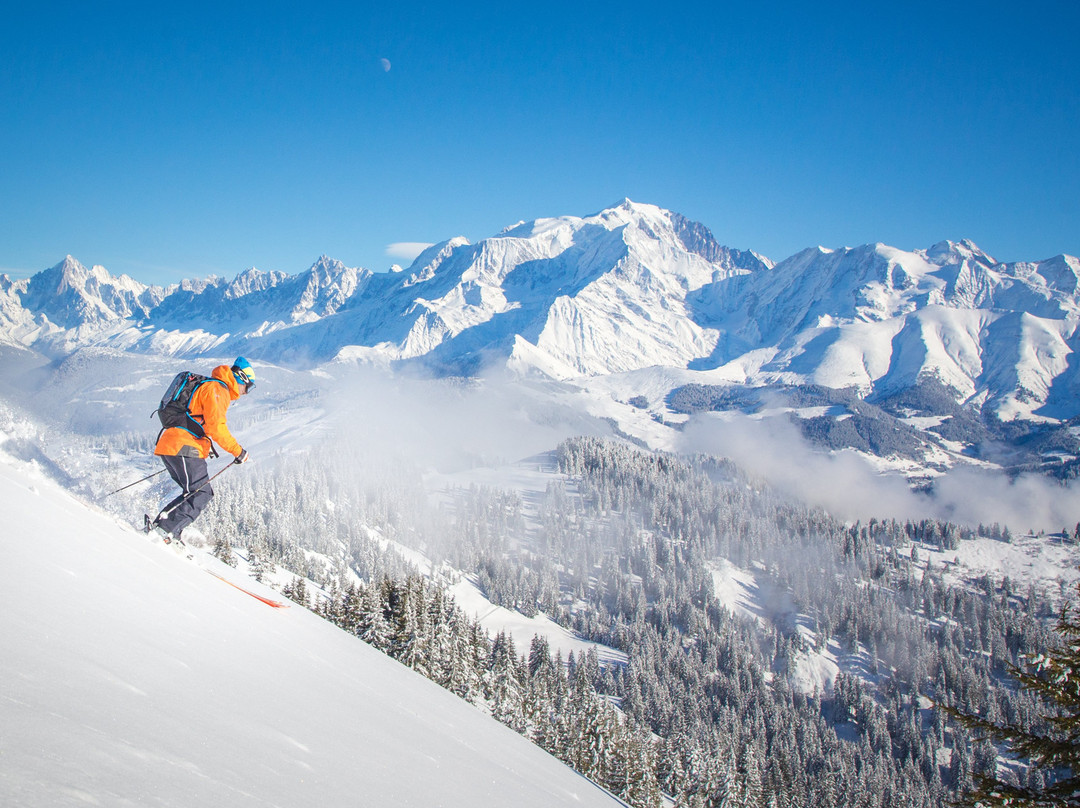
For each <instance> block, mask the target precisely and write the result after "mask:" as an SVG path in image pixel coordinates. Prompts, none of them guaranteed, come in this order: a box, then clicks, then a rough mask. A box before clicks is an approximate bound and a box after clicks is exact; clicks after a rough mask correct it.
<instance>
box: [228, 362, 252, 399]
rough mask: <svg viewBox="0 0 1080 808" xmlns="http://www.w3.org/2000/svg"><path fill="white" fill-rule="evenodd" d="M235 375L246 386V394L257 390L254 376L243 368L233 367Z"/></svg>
mask: <svg viewBox="0 0 1080 808" xmlns="http://www.w3.org/2000/svg"><path fill="white" fill-rule="evenodd" d="M232 372H233V375H234V376H235V377H236V380H237V381H238V382H240V384H242V385H244V392H245V393H250V392H251V391H252V390H254V389H255V377H254V374H251V375H248V373H246V372H245V371H244V369H243V368H240V367H233V369H232Z"/></svg>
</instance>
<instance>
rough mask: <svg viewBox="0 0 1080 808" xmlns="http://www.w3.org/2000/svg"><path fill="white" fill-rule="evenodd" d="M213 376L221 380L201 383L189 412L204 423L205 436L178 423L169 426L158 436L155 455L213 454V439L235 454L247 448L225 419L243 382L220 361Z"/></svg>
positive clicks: (203, 455)
mask: <svg viewBox="0 0 1080 808" xmlns="http://www.w3.org/2000/svg"><path fill="white" fill-rule="evenodd" d="M211 378H213V379H217V381H207V382H204V383H203V384H201V385H199V387H198V388H197V389H196V390H195V393H194V395H192V397H191V404H190V405H189V406H188V412H190V413H191V415H192V417H193V418H194V419H195V420H196V421H198V422H199V423H201V424H202V427H203V431H204V432H206V437H205V438H196V437H195V436H194V435H193V434H192V433H191V432H188V431H187V430H186V429H183V428H182V427H178V426H174V427H172V428H170V429H166V430H165V431H164V432H162V433H161V435H160V437H158V442H157V445H156V446H155V447H154V454H155V455H172V456H176V455H181V456H183V457H201V458H203V459H205V458H207V457H208V456H209V455H210V448H211V444H210V440H211V439H213V441H214V443H216V444H217V445H218V446H220V447H221V448H222V450H224V451H226V452H228V453H229V454H231V455H239V454H240V452H242V451H243V449H242V448H241V447H240V444H239V443H237V442H236V438H234V437H233V436H232V433H231V432H229V426H228V424H226V423H225V413H226V412H227V411H228V409H229V405H230V404H231V403H232V402H234V401H236V399H238V398H240V386H239V385H238V384H237V383H236V377H234V376H233V373H232V370H230V369H229V366H228V365H218V366H217V367H216V368H214V371H213V373H212V374H211Z"/></svg>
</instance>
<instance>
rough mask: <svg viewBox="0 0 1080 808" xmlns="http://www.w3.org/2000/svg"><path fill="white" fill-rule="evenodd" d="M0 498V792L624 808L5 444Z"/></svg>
mask: <svg viewBox="0 0 1080 808" xmlns="http://www.w3.org/2000/svg"><path fill="white" fill-rule="evenodd" d="M0 503H2V507H3V512H4V514H5V519H4V525H3V528H2V529H0V544H2V547H3V557H4V564H3V565H2V566H0V593H2V594H0V621H2V622H0V626H2V629H0V639H2V642H3V646H4V653H3V654H2V655H0V681H2V682H3V692H2V697H0V760H2V761H3V763H2V774H0V804H4V805H19V806H50V808H52V807H53V806H63V805H86V804H97V805H148V804H154V805H176V806H191V805H229V806H245V805H251V806H255V805H258V806H269V805H273V806H290V805H297V806H300V805H353V804H363V805H379V804H381V805H417V806H420V805H422V806H430V805H443V806H475V805H485V806H486V805H515V806H538V807H539V806H551V805H563V804H567V805H569V804H573V805H616V804H620V803H618V802H617V801H616V800H614V799H613V798H611V797H610V796H608V795H607V794H605V793H604V792H602V791H600V790H599V789H597V788H596V787H594V786H593V785H591V784H590V783H588V782H587V781H586V780H584V779H583V778H581V777H580V776H578V775H576V774H574V773H573V772H572V771H570V770H569V769H567V768H566V767H564V766H562V765H561V764H560V763H558V762H556V761H555V760H554V759H553V758H551V757H549V756H548V755H546V754H544V753H543V752H541V751H539V750H538V749H537V748H536V747H534V746H532V745H531V744H529V743H528V742H527V741H526V740H524V739H523V738H521V737H519V736H517V735H516V734H514V733H513V732H512V731H510V730H508V729H505V728H504V727H502V726H501V725H499V724H497V723H496V722H495V721H493V720H491V719H490V718H488V717H486V716H485V715H483V714H482V713H480V712H479V711H477V710H475V709H474V708H472V707H470V706H468V705H466V704H465V703H464V702H461V701H460V700H458V699H457V698H456V697H454V696H452V695H451V694H449V693H447V692H445V691H443V690H441V689H440V688H438V687H437V686H435V685H433V684H431V683H429V682H428V681H426V680H424V679H422V678H421V677H419V676H417V675H415V674H413V673H412V672H410V671H409V670H407V669H406V668H404V667H402V666H400V665H398V664H397V663H395V662H392V661H390V660H389V659H388V658H386V657H384V656H382V655H381V654H379V653H377V652H375V651H373V650H372V649H370V648H368V647H367V646H366V645H364V644H363V643H361V642H359V641H357V640H356V639H354V638H352V637H350V636H348V635H346V634H345V633H343V632H341V631H339V630H338V629H336V628H334V627H332V626H330V625H329V624H327V623H325V622H324V621H322V620H320V619H319V618H317V617H315V616H314V615H312V614H310V613H309V612H306V611H305V610H303V609H300V608H299V607H295V606H294V607H292V608H290V609H287V610H276V609H272V608H269V607H267V606H266V605H264V604H262V603H260V602H259V601H257V600H255V599H253V598H251V597H248V596H247V595H246V594H244V593H242V592H239V591H237V590H236V589H234V588H232V587H230V586H226V585H225V584H223V583H221V582H220V581H217V580H215V579H214V578H213V577H211V576H210V575H207V574H206V572H205V571H204V570H203V569H201V568H200V566H199V565H206V566H208V565H210V564H212V563H215V562H213V561H212V560H211V559H209V558H205V557H201V556H200V557H198V558H197V561H198V562H199V563H198V564H196V563H193V562H192V561H189V560H186V559H184V558H181V557H179V556H177V555H176V554H174V553H173V552H172V550H170V549H168V548H164V547H162V546H161V545H155V544H151V543H150V542H149V541H148V540H147V539H146V538H145V537H144V536H143V535H142V534H140V533H137V532H134V531H132V530H130V529H127V528H125V527H123V526H120V525H118V524H116V523H115V522H114V521H113V520H111V519H109V518H108V517H106V516H104V515H102V514H100V513H98V512H96V511H94V510H93V509H90V508H87V507H86V506H85V505H83V504H81V503H80V502H78V501H76V500H74V499H72V498H71V497H70V496H69V495H67V494H66V493H65V492H63V491H61V490H60V489H58V488H57V487H56V486H55V485H54V484H53V483H51V482H50V481H48V480H47V479H45V478H44V477H43V476H42V475H41V474H39V473H37V472H35V471H33V470H32V469H31V468H30V467H28V466H26V465H24V464H22V463H17V462H15V461H13V460H12V459H11V458H10V456H8V455H6V454H3V453H0ZM218 569H220V570H222V571H224V572H225V573H226V574H228V568H224V567H219V568H218ZM244 585H245V586H249V587H252V588H258V585H257V584H254V583H253V582H251V581H246V582H245V583H244ZM275 597H276V595H275Z"/></svg>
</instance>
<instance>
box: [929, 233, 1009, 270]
mask: <svg viewBox="0 0 1080 808" xmlns="http://www.w3.org/2000/svg"><path fill="white" fill-rule="evenodd" d="M926 258H927V260H928V261H931V262H932V263H935V264H939V265H942V266H944V265H946V264H959V263H961V262H962V261H965V260H966V261H977V262H979V263H982V264H987V265H989V266H993V265H995V264H997V263H998V262H997V261H996V260H995V259H994V257H993V256H991V255H990V254H988V253H986V252H984V251H983V250H981V249H980V248H979V246H978V245H977V244H976V243H975V242H974V241H972V240H971V239H966V238H965V239H960V241H939V242H938V243H937V244H935V245H934V246H933V247H931V248H930V249H928V250H927V251H926Z"/></svg>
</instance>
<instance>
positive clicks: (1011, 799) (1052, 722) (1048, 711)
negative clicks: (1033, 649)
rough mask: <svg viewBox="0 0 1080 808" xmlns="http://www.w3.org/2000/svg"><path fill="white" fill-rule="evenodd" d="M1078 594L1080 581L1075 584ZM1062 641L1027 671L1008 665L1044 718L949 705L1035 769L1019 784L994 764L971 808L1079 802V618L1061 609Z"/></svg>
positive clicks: (964, 720)
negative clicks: (1026, 720)
mask: <svg viewBox="0 0 1080 808" xmlns="http://www.w3.org/2000/svg"><path fill="white" fill-rule="evenodd" d="M1077 592H1078V593H1080V584H1078V585H1077ZM1055 630H1056V631H1057V633H1058V634H1060V635H1061V639H1062V642H1061V643H1060V644H1059V645H1058V646H1056V647H1054V648H1051V649H1050V650H1048V651H1046V652H1044V653H1042V654H1038V655H1036V656H1034V657H1031V658H1030V659H1029V662H1030V666H1029V669H1028V670H1021V669H1020V668H1017V667H1014V666H1010V669H1011V672H1012V675H1013V676H1014V677H1015V678H1016V680H1017V681H1018V682H1019V685H1020V688H1021V689H1022V690H1024V691H1027V692H1028V693H1030V694H1033V695H1034V696H1036V697H1037V699H1038V700H1039V702H1040V704H1041V708H1042V709H1041V710H1040V715H1041V718H1042V721H1041V722H1036V723H1035V724H1034V725H1033V726H1031V727H1028V728H1025V727H1023V726H1021V725H1020V724H1019V723H1016V722H1015V721H1012V720H1010V721H1002V720H998V721H993V720H990V718H989V717H983V716H979V715H976V714H974V713H967V712H963V711H961V710H958V709H951V708H949V709H948V712H949V713H950V714H951V715H953V716H954V717H955V718H956V719H957V720H958V721H959V722H960V723H961V724H963V725H964V726H965V727H967V728H969V729H971V730H973V731H974V732H975V733H976V735H978V736H981V737H982V738H984V739H993V740H994V741H997V742H999V743H1001V742H1004V743H1006V744H1007V745H1008V746H1009V748H1010V751H1011V753H1012V754H1013V755H1014V756H1015V757H1017V758H1021V759H1026V760H1027V761H1028V762H1029V766H1030V769H1031V772H1030V773H1029V776H1027V777H1026V778H1022V779H1021V781H1020V783H1019V784H1013V783H1009V782H1005V781H1003V780H1001V779H1000V778H999V777H998V775H997V773H996V767H991V769H990V774H981V775H979V776H978V777H977V779H978V787H977V788H976V790H975V791H974V792H972V793H970V794H968V795H966V796H965V798H964V800H963V802H962V803H961V804H963V805H970V806H987V808H989V806H1025V805H1029V806H1040V807H1041V806H1047V808H1049V807H1050V806H1054V808H1057V806H1075V805H1080V799H1078V798H1077V796H1076V795H1077V794H1080V619H1078V618H1076V617H1074V616H1072V615H1071V614H1070V613H1069V609H1068V606H1066V607H1065V608H1063V609H1062V611H1061V616H1060V617H1059V618H1058V623H1057V626H1056V629H1055Z"/></svg>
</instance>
